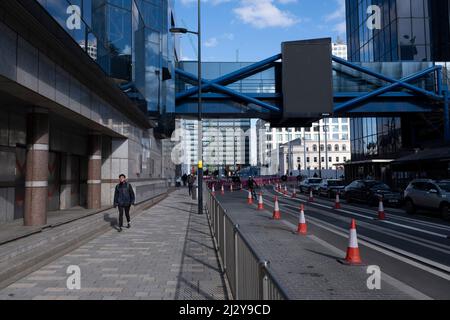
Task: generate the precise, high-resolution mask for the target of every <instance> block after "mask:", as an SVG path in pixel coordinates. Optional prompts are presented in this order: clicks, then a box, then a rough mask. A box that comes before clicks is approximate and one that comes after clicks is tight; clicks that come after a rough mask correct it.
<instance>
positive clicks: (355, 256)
mask: <svg viewBox="0 0 450 320" xmlns="http://www.w3.org/2000/svg"><path fill="white" fill-rule="evenodd" d="M341 262H342V263H344V264H346V265H362V260H361V256H360V255H359V247H358V236H357V234H356V222H355V219H352V224H351V226H350V232H349V241H348V247H347V255H346V256H345V259H344V260H341Z"/></svg>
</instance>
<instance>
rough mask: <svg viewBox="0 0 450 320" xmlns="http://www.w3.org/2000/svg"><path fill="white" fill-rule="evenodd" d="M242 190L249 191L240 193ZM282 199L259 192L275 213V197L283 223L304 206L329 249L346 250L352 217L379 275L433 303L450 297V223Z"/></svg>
mask: <svg viewBox="0 0 450 320" xmlns="http://www.w3.org/2000/svg"><path fill="white" fill-rule="evenodd" d="M241 192H247V191H246V190H242V191H241ZM291 194H292V189H289V195H288V196H285V195H283V194H282V193H280V192H277V191H275V190H274V187H273V186H266V187H264V188H263V197H264V204H265V208H266V209H267V210H273V206H274V198H275V196H278V199H279V205H280V210H281V214H282V219H285V220H287V221H289V222H290V223H292V224H294V225H296V224H297V223H298V217H299V206H300V203H303V204H304V205H305V216H306V221H307V224H308V231H309V232H310V233H311V234H314V235H316V236H317V237H319V238H320V239H322V240H323V241H325V242H326V243H328V244H329V245H330V246H333V247H336V248H339V249H341V250H342V251H345V250H346V248H347V245H348V232H349V227H350V222H351V219H352V218H353V219H355V220H356V222H357V232H358V240H359V247H360V252H361V257H362V259H363V262H364V263H366V264H368V265H377V266H379V267H380V268H381V271H382V273H383V272H385V273H386V274H388V275H390V276H391V277H394V278H395V279H397V280H399V281H401V282H403V283H405V284H408V285H410V286H411V287H413V288H414V289H416V290H418V291H420V292H422V293H423V294H425V295H427V296H429V297H431V298H434V299H450V224H449V223H448V222H446V221H443V220H441V219H440V218H435V217H432V216H424V215H417V216H408V215H407V214H405V213H404V211H403V210H401V209H394V208H388V207H385V213H386V219H385V220H383V221H380V220H378V219H377V216H378V214H377V210H378V208H375V207H368V206H365V205H358V204H354V203H352V204H346V203H345V201H342V202H341V209H334V201H333V200H330V199H325V198H320V197H317V196H315V199H314V200H315V201H314V202H312V203H309V202H308V197H307V196H306V195H303V194H297V197H296V198H292V197H291Z"/></svg>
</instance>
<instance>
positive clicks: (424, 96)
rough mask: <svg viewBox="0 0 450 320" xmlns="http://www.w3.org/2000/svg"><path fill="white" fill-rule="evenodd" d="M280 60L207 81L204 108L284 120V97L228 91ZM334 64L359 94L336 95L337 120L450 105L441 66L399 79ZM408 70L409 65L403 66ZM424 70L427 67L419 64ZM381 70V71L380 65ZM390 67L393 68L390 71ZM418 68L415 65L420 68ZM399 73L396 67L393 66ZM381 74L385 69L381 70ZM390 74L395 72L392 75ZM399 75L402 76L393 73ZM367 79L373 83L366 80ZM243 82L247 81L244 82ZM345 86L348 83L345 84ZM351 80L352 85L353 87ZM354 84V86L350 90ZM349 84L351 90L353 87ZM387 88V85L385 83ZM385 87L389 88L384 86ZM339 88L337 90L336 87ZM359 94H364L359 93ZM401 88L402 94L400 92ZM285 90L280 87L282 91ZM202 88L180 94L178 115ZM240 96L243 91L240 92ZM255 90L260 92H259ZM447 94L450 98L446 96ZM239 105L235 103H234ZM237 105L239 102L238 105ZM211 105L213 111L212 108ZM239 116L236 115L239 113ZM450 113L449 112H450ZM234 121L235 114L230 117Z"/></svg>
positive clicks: (182, 74)
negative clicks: (339, 117) (353, 83)
mask: <svg viewBox="0 0 450 320" xmlns="http://www.w3.org/2000/svg"><path fill="white" fill-rule="evenodd" d="M281 58H282V56H281V55H275V56H272V57H270V58H268V59H265V60H262V61H260V62H257V63H254V64H251V65H249V66H246V67H244V68H241V69H239V70H236V71H233V72H231V73H228V74H226V75H222V76H220V77H217V78H216V79H214V80H204V79H202V82H203V83H204V84H203V85H202V90H203V91H204V92H205V93H204V99H205V102H206V103H205V105H204V108H205V109H206V110H208V111H209V112H207V113H209V114H210V115H211V116H215V117H217V116H221V115H223V116H230V115H229V114H226V113H227V112H233V115H236V116H240V117H242V116H243V115H248V116H251V117H255V116H256V117H259V118H262V119H273V118H276V117H281V115H282V112H283V109H282V94H281V93H280V92H273V93H261V92H245V93H244V92H238V91H237V90H233V89H234V87H233V89H231V88H230V87H226V86H228V85H230V84H233V83H235V82H238V81H241V80H243V79H245V78H248V77H250V76H252V75H255V74H257V73H260V72H262V71H265V70H267V69H270V68H273V67H274V66H276V65H277V64H278V65H279V64H280V63H279V62H277V61H278V60H280V59H281ZM332 59H333V61H334V63H335V64H336V65H334V72H335V73H336V74H337V73H339V74H341V76H340V77H342V80H343V81H344V82H342V80H339V79H336V80H338V81H339V82H337V83H341V82H342V83H343V87H344V88H345V89H356V90H355V91H356V92H355V91H351V90H348V91H343V92H341V91H336V90H335V94H334V103H335V107H334V112H333V115H334V116H347V117H351V116H361V114H363V113H367V114H374V115H376V114H385V113H391V114H402V113H407V112H414V113H417V112H432V111H433V110H438V108H442V106H443V105H444V104H446V105H448V91H447V90H448V89H447V88H444V86H443V80H442V76H443V72H442V67H441V66H434V65H432V64H429V66H431V67H428V68H426V69H425V70H420V71H418V72H416V73H413V74H408V72H406V74H403V78H402V79H400V80H398V79H395V78H394V77H392V76H387V75H385V74H382V73H380V72H376V71H373V70H370V69H368V68H366V67H363V66H361V65H358V64H355V63H352V62H349V61H346V60H343V59H341V58H338V57H335V56H333V57H332ZM339 65H342V66H344V67H345V68H343V69H342V70H338V69H339V68H338V67H337V66H339ZM404 66H407V65H406V64H405V65H403V67H404ZM418 66H419V67H421V68H424V67H425V65H420V64H419V65H418ZM382 67H383V66H382ZM387 67H389V66H387ZM413 67H414V66H412V67H411V68H409V67H408V66H407V67H406V68H405V69H406V71H407V70H411V69H414V68H413ZM416 67H417V65H416ZM393 68H394V69H395V66H394V67H393ZM382 69H383V68H382ZM390 72H391V71H390ZM176 73H177V75H178V77H179V79H180V80H183V81H185V82H187V83H190V84H192V85H195V83H197V81H198V80H197V77H196V76H195V75H193V74H191V73H188V72H186V71H184V70H181V69H176ZM395 74H398V73H395ZM365 76H368V77H369V78H367V77H365ZM243 81H245V80H243ZM345 81H347V82H345ZM349 81H350V82H349ZM352 81H353V82H355V86H353V85H352ZM417 81H420V82H421V83H420V84H417V85H415V84H412V82H417ZM274 82H275V83H274V84H273V85H274V87H275V88H281V85H280V84H279V83H276V81H274ZM349 83H350V85H349ZM386 83H387V84H386ZM384 84H386V85H384ZM335 89H336V88H335ZM358 89H362V90H364V91H362V92H357V90H358ZM399 89H403V90H399ZM281 90H282V88H281ZM197 91H198V87H192V88H189V89H187V90H184V91H182V92H179V93H178V94H177V95H176V101H177V108H176V113H179V114H183V115H186V114H189V113H190V110H194V109H195V108H191V107H190V105H193V103H194V101H195V99H196V93H197ZM241 91H242V90H241ZM255 91H256V90H255ZM444 93H445V94H446V95H447V96H446V97H445V95H444ZM236 102H237V103H236ZM239 103H241V104H240V105H239ZM208 104H210V107H208ZM278 106H280V107H278ZM239 107H240V108H241V110H240V111H239V112H236V111H237V110H239ZM446 110H447V113H448V112H450V111H449V110H448V107H447V108H446ZM231 116H232V115H231ZM447 116H448V119H446V121H447V122H448V123H447V122H446V130H447V131H448V132H447V133H446V134H447V135H448V138H449V140H450V115H448V114H447Z"/></svg>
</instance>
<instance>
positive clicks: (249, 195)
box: [247, 190, 253, 204]
mask: <svg viewBox="0 0 450 320" xmlns="http://www.w3.org/2000/svg"><path fill="white" fill-rule="evenodd" d="M247 204H253V196H252V192H251V191H250V190H248V196H247Z"/></svg>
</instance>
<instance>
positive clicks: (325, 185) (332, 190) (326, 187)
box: [317, 179, 345, 198]
mask: <svg viewBox="0 0 450 320" xmlns="http://www.w3.org/2000/svg"><path fill="white" fill-rule="evenodd" d="M344 188H345V182H344V180H340V179H328V180H323V181H322V183H321V184H320V185H319V188H318V189H317V193H318V194H319V195H321V196H326V197H328V198H333V197H335V196H336V193H337V192H339V193H340V194H342V193H343V191H344Z"/></svg>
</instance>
